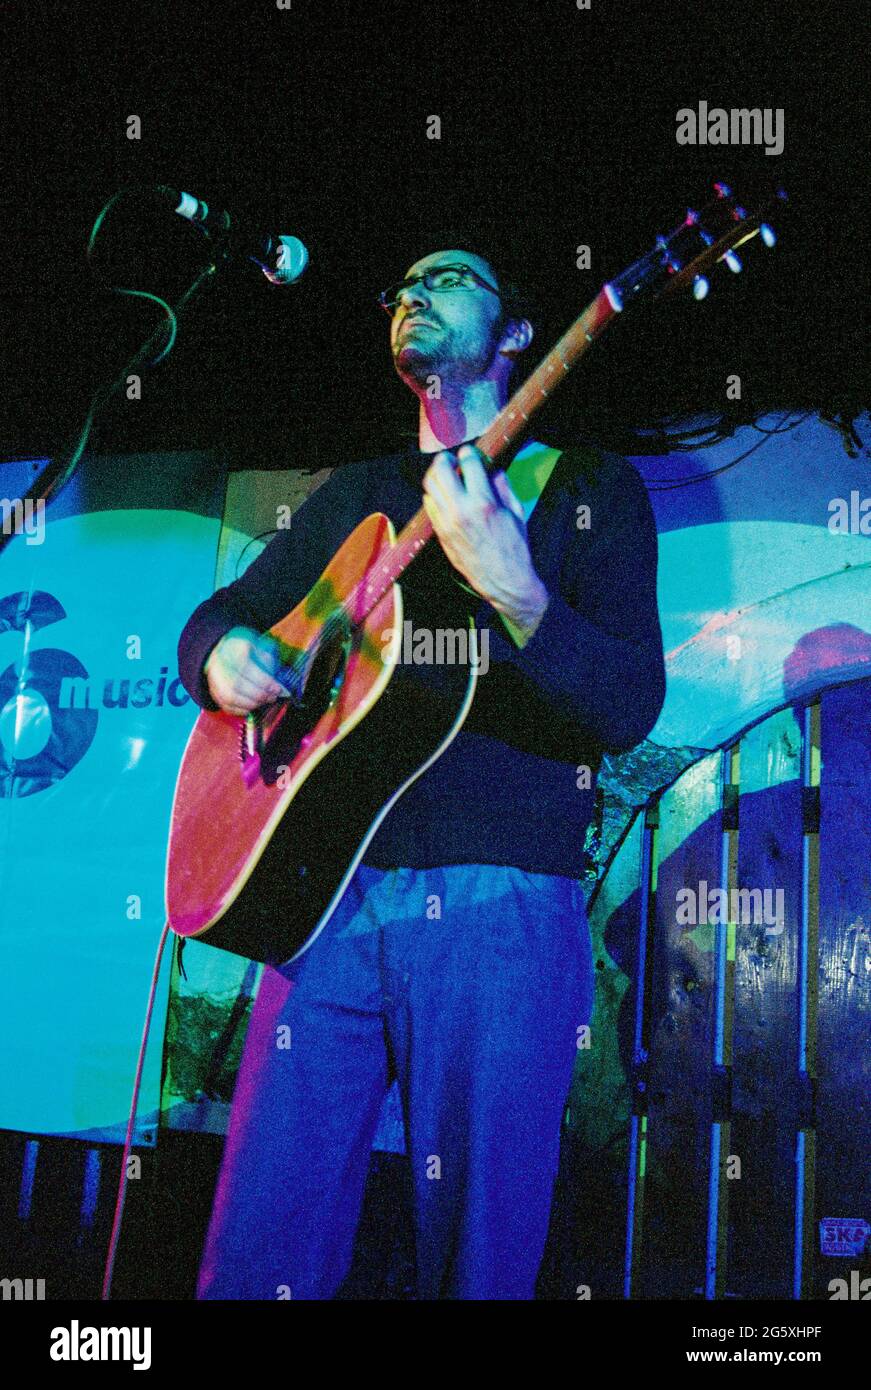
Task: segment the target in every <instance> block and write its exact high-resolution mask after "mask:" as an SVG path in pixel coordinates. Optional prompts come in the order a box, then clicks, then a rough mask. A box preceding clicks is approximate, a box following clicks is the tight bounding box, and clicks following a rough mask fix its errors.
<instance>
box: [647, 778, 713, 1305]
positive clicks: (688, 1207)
mask: <svg viewBox="0 0 871 1390" xmlns="http://www.w3.org/2000/svg"><path fill="white" fill-rule="evenodd" d="M721 781H722V754H720V753H715V754H712V755H711V756H709V757H706V758H704V759H702V760H701V761H700V762H698V763H696V764H695V765H694V766H693V767H692V768H690V769H688V770H687V771H686V772H685V773H684V774H683V776H682V777H681V778H680V779H679V781H678V782H677V783H675V785H674V787H672V788H671V789H670V790H669V791H668V792H666V794H665V795H664V796H663V798H662V800H661V802H660V830H659V854H658V859H659V867H658V873H657V888H656V942H655V950H654V954H653V961H652V972H653V973H652V993H651V1055H650V1082H649V1094H648V1126H647V1135H646V1172H645V1194H644V1213H643V1236H642V1248H641V1252H640V1260H639V1264H638V1269H637V1278H636V1294H637V1296H640V1297H659V1298H686V1297H693V1296H694V1295H697V1296H698V1295H700V1294H702V1292H703V1291H704V1287H705V1275H706V1252H707V1241H708V1200H709V1182H708V1174H709V1159H710V1146H711V1118H712V1112H711V1100H712V1057H713V1049H714V1027H715V1010H714V1003H715V1000H714V950H715V944H716V929H715V926H714V925H713V924H711V923H702V922H699V923H698V924H697V925H692V924H688V925H686V924H681V923H679V922H678V920H677V916H678V905H679V902H680V901H681V899H680V898H679V896H678V895H679V893H682V890H685V889H688V890H691V892H692V893H693V895H694V898H695V901H696V902H698V900H699V896H700V895H701V896H702V897H704V898H705V899H706V898H707V893H708V891H709V890H711V889H716V888H717V887H719V886H720V876H721V872H722V828H721V820H722V818H721V799H722V788H721ZM703 906H704V905H703ZM703 915H704V914H703Z"/></svg>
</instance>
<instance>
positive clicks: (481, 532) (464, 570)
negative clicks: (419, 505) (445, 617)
mask: <svg viewBox="0 0 871 1390" xmlns="http://www.w3.org/2000/svg"><path fill="white" fill-rule="evenodd" d="M457 465H458V466H459V468H460V470H461V476H458V475H457V472H456V466H457ZM423 489H424V498H423V505H424V507H425V508H426V512H427V515H428V516H429V519H430V521H431V522H432V525H433V530H434V531H435V533H436V536H437V537H438V539H439V541H440V543H441V546H442V549H443V550H444V552H445V554H446V555H447V557H448V559H449V560H450V562H451V564H452V565H453V566H454V568H455V569H456V570H459V572H460V574H462V575H463V577H464V578H465V579H466V580H467V581H468V583H469V584H470V585H471V586H472V588H473V589H474V590H475V592H476V593H478V594H480V595H481V597H482V598H484V599H486V600H487V602H488V603H490V604H492V606H493V607H494V608H495V609H496V611H497V612H498V613H502V614H504V616H505V617H506V618H508V620H509V621H510V622H511V623H512V624H513V625H514V627H516V628H518V629H519V630H520V633H521V634H522V640H523V641H528V640H529V638H530V637H531V636H532V634H533V633H534V632H535V630H536V628H537V627H538V625H539V623H540V622H541V620H542V618H543V617H544V613H545V609H546V608H547V605H548V602H549V595H548V592H547V589H546V588H545V586H544V584H543V583H542V582H541V580H540V579H539V577H538V575H537V574H536V572H535V566H534V565H533V563H532V556H531V555H530V553H529V542H528V540H527V536H526V520H525V517H524V514H523V508H522V507H521V505H520V503H519V502H518V500H517V498H516V497H515V496H514V493H513V492H512V491H511V488H510V486H509V483H508V479H507V478H506V476H505V474H504V473H502V472H499V473H496V474H495V475H494V476H493V478H492V480H491V479H490V478H488V476H487V471H486V469H485V467H484V462H483V458H482V455H481V454H480V453H479V451H478V450H477V449H476V448H475V447H474V446H473V445H471V444H464V445H463V446H462V447H461V448H460V449H459V450H458V451H457V453H456V454H453V453H451V452H450V451H448V450H443V451H442V452H441V453H438V454H436V456H435V458H434V459H433V461H432V463H431V464H430V466H429V468H428V469H427V471H426V474H425V476H424V479H423Z"/></svg>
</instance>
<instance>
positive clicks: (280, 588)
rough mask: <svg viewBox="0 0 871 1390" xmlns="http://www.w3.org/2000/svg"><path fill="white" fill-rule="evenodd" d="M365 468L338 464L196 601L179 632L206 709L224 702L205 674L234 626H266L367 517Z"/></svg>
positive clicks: (189, 677) (189, 685) (181, 659)
mask: <svg viewBox="0 0 871 1390" xmlns="http://www.w3.org/2000/svg"><path fill="white" fill-rule="evenodd" d="M362 471H363V470H362V469H360V468H359V467H357V466H355V465H346V466H345V467H343V468H339V469H336V470H335V471H334V472H333V473H332V474H331V475H330V477H329V478H328V479H327V481H326V482H325V483H322V484H321V486H320V487H319V488H318V489H317V491H316V492H313V493H312V494H311V496H310V497H307V498H306V500H305V501H304V502H303V503H302V505H301V506H300V507H298V508H297V510H296V511H295V512H294V513H293V516H292V518H291V524H290V527H289V528H288V529H287V530H281V531H277V532H276V533H275V535H274V536H273V537H272V539H271V540H270V541H269V542H268V544H267V545H266V546H265V547H264V549H263V550H262V551H261V553H260V554H259V555H258V557H257V559H256V560H254V561H253V562H252V563H251V564H250V565H249V567H248V568H247V569H246V570H245V572H244V574H242V575H241V576H240V578H238V579H236V580H235V581H234V582H233V583H232V584H228V585H226V586H225V587H224V588H221V589H216V590H215V592H214V594H212V595H211V597H210V598H207V599H205V600H204V601H203V602H202V603H201V604H200V605H199V606H198V607H197V608H195V609H194V611H193V613H192V614H191V616H190V617H189V618H188V621H187V623H186V624H185V627H184V629H183V631H182V633H181V636H180V638H179V643H178V669H179V675H180V676H181V680H182V684H183V685H184V687H185V689H186V690H187V691H188V693H189V694H190V695H191V696H192V698H193V699H194V700H196V702H197V704H198V705H200V706H202V708H203V709H207V710H215V709H217V708H218V706H217V705H216V704H215V702H214V700H213V699H212V697H211V695H210V694H209V688H208V684H207V682H206V678H205V676H204V674H203V666H204V665H205V663H206V660H207V658H208V655H209V653H210V652H211V650H212V648H213V647H214V646H215V645H216V643H217V642H219V641H220V639H221V638H222V637H223V636H225V634H226V633H227V632H229V631H230V628H232V627H251V628H254V629H255V630H256V631H257V632H260V633H262V632H266V630H267V629H268V628H270V627H272V626H273V625H274V624H275V623H277V622H278V621H279V619H280V618H283V617H284V616H285V614H286V613H289V612H290V610H291V608H293V607H295V605H296V604H297V603H298V602H299V600H300V599H301V598H303V597H304V595H305V594H307V593H308V591H309V589H310V588H311V587H312V585H313V584H314V583H315V581H316V580H317V579H318V577H319V576H320V574H321V573H322V571H323V570H324V568H325V566H326V565H327V563H328V562H329V560H330V559H331V558H332V556H333V554H334V553H335V551H336V550H338V548H339V546H340V545H341V543H342V541H344V540H345V539H346V537H347V536H348V534H349V533H350V531H351V530H352V529H353V527H354V525H355V524H356V523H357V522H358V521H360V520H362V517H363V515H364V510H363V504H362V498H363V487H362V485H361V478H360V474H361V473H362ZM352 472H353V474H354V477H353V478H352V477H351V473H352ZM339 474H341V475H342V482H341V485H339V484H338V475H339Z"/></svg>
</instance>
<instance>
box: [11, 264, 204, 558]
mask: <svg viewBox="0 0 871 1390" xmlns="http://www.w3.org/2000/svg"><path fill="white" fill-rule="evenodd" d="M227 255H228V252H227V249H226V244H224V245H223V246H221V247H219V248H218V252H217V253H216V254H215V257H214V259H213V260H212V261H210V263H209V264H208V265H207V266H205V267H204V268H203V270H201V271H200V273H199V274H198V275H197V277H196V279H195V280H194V281H193V283H192V284H191V285H189V286H188V288H187V289H186V290H185V292H184V294H183V295H182V296H181V298H180V299H179V301H178V303H177V304H176V305H174V306H173V310H172V312H173V315H174V316H175V318H178V317H179V315H180V313H181V311H182V309H184V308H185V306H186V305H187V304H189V303H190V301H191V300H192V299H193V297H194V295H195V294H196V293H197V291H198V290H199V289H200V287H201V286H202V285H203V284H204V283H205V282H206V280H207V279H208V278H209V276H211V275H214V274H216V272H217V270H218V266H219V265H220V263H221V262H222V261H223V260H226V259H227ZM166 331H167V328H166V324H163V323H162V324H160V325H159V327H157V328H156V329H155V330H154V332H153V333H152V334H150V335H149V337H148V338H146V340H145V342H144V343H143V344H142V346H141V347H140V348H139V349H138V351H137V352H136V353H134V355H133V356H132V357H131V359H130V361H129V362H128V363H127V365H126V366H125V367H122V369H121V371H120V372H119V374H118V376H117V377H116V378H115V380H114V381H111V382H108V383H107V384H106V385H103V386H100V387H98V388H97V390H96V392H95V394H94V396H93V398H92V401H91V407H90V411H89V414H88V419H89V421H93V420H94V419H96V417H97V414H98V413H99V411H100V410H102V409H103V407H104V406H105V405H106V402H107V401H109V400H111V399H112V397H113V396H114V395H115V394H116V393H117V392H119V391H120V390H121V389H122V387H123V386H125V385H126V383H127V378H128V376H130V375H131V374H133V373H135V372H136V369H137V368H139V367H144V366H147V365H148V364H149V360H150V359H151V357H152V355H153V354H154V353H155V352H156V351H157V348H158V347H159V345H160V339H161V337H162V336H163V334H165V333H166ZM86 428H88V429H89V428H90V426H89V424H88V423H87V422H86ZM86 437H87V436H86ZM83 454H84V445H83V443H82V435H81V433H80V434H79V436H78V438H77V440H76V442H75V444H74V445H73V446H72V447H71V448H65V449H64V450H63V452H62V453H61V454H60V455H59V456H58V457H57V458H56V459H53V460H52V461H51V463H50V464H49V466H48V468H46V469H45V471H44V472H43V473H42V474H41V475H40V477H39V480H38V482H36V483H35V484H34V485H33V487H32V488H30V489H28V491H27V493H26V495H25V496H24V497H22V498H21V499H20V500H21V503H22V507H24V506H26V504H27V503H28V502H35V503H37V504H38V503H39V502H42V504H43V506H46V505H47V504H48V503H49V502H51V501H52V500H53V499H54V498H55V497H57V496H58V494H59V493H60V492H62V490H63V489H64V488H65V487H66V485H67V483H68V482H69V481H70V479H71V478H72V477H73V475H74V474H75V472H76V470H77V468H78V466H79V463H80V461H81V457H82V455H83ZM14 534H15V533H14V531H12V530H10V531H8V532H0V554H2V552H3V550H4V549H5V548H6V546H7V545H8V544H9V541H10V540H11V539H12V536H13V535H14Z"/></svg>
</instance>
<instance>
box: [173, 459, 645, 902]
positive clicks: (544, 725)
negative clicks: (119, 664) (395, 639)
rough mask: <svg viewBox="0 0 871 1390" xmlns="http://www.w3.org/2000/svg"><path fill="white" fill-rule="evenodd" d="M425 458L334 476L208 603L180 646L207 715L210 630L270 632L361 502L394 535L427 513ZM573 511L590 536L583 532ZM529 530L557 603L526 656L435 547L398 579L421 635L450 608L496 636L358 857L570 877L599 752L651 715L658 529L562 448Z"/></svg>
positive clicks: (631, 487) (609, 463) (620, 472)
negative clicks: (411, 779) (444, 729)
mask: <svg viewBox="0 0 871 1390" xmlns="http://www.w3.org/2000/svg"><path fill="white" fill-rule="evenodd" d="M431 458H432V455H430V454H422V453H420V452H419V451H418V450H417V449H410V450H407V451H406V452H404V453H401V454H394V455H391V456H389V457H387V458H381V459H373V460H369V461H366V462H362V463H355V464H350V465H347V466H344V467H341V468H337V469H336V470H334V472H333V473H332V474H331V475H330V477H329V478H328V479H327V481H326V482H325V483H324V484H323V485H322V486H321V487H319V488H318V489H317V491H316V492H314V493H313V494H312V496H311V497H309V498H308V499H307V500H306V501H305V502H304V503H303V505H302V506H301V507H300V508H299V509H298V511H296V512H295V513H294V515H293V518H292V521H291V526H290V528H289V529H288V530H281V531H279V532H277V533H276V535H275V536H274V537H273V538H272V540H271V541H270V542H269V544H268V545H267V546H266V547H265V549H264V550H263V551H262V553H261V554H260V555H259V556H258V558H257V559H256V560H255V561H254V562H253V564H251V565H250V567H249V568H248V569H247V570H246V572H245V573H244V574H243V575H242V576H241V578H239V579H237V580H236V581H235V582H234V583H233V584H230V585H229V586H228V587H226V588H223V589H218V590H217V592H216V593H215V594H213V595H212V597H211V598H209V599H206V601H205V602H204V603H202V604H200V606H199V607H198V608H197V609H196V610H195V611H194V613H193V614H192V615H191V617H190V619H189V620H188V622H187V624H186V626H185V629H184V631H183V633H182V635H181V639H180V642H179V648H178V659H179V671H180V674H181V678H182V681H183V683H184V685H185V687H186V688H187V690H188V691H189V692H190V694H191V695H192V696H193V698H194V700H196V701H197V703H198V704H200V705H202V707H203V708H204V709H212V710H213V709H215V708H216V706H215V704H214V702H213V701H212V699H211V697H210V695H209V691H208V687H207V685H206V683H205V680H204V678H203V674H202V670H203V664H204V662H205V660H206V658H207V656H208V654H209V652H210V651H211V649H212V647H213V646H214V645H215V643H216V642H217V641H218V639H219V638H221V637H222V636H223V635H224V634H225V633H226V632H227V631H228V630H229V629H230V628H231V627H236V626H239V625H244V626H246V627H252V628H255V629H257V631H259V632H265V631H266V629H267V628H269V627H271V626H272V625H273V624H274V623H276V622H278V620H279V619H280V618H282V617H284V615H285V614H286V613H287V612H289V610H290V609H291V608H293V607H295V605H296V604H297V603H298V602H299V600H300V599H301V598H303V596H304V595H305V594H306V593H307V592H308V590H309V589H310V588H311V586H312V585H313V584H314V582H315V581H316V579H317V578H318V576H319V575H320V573H321V572H322V570H323V569H324V568H325V566H326V564H327V563H328V561H329V560H330V558H331V557H332V555H333V554H334V552H335V551H336V550H337V549H338V547H339V545H340V544H341V542H342V541H343V540H344V539H345V537H346V536H347V535H348V534H349V532H350V531H351V530H352V529H353V527H354V526H355V525H356V524H357V523H358V522H359V521H361V520H362V519H363V517H365V516H367V515H368V514H369V513H370V512H375V511H381V512H384V513H386V514H387V516H389V517H390V518H391V520H392V521H393V522H394V524H395V526H396V527H397V530H398V529H400V528H401V527H402V526H403V525H404V524H405V523H406V522H407V521H408V520H409V519H410V517H411V516H412V515H413V514H414V513H415V512H416V511H417V509H418V508H419V507H420V505H421V479H422V477H423V474H424V473H425V471H426V469H427V467H428V465H429V463H430V461H431ZM591 460H592V461H593V466H592V467H591V466H590V464H591ZM582 504H587V505H589V507H590V509H591V518H590V526H589V529H579V525H578V521H579V513H578V508H579V507H580V506H581V505H582ZM528 535H529V546H530V551H531V554H532V559H533V563H534V565H535V569H536V571H537V573H538V575H539V576H540V578H541V580H542V581H543V583H544V584H545V585H546V586H547V589H548V592H549V593H550V595H551V598H550V603H549V605H548V608H547V611H546V612H545V615H544V618H543V619H542V621H541V624H540V625H539V627H538V629H537V630H536V632H535V633H534V634H533V636H532V637H531V639H530V640H529V641H528V642H527V644H526V646H525V647H522V648H520V647H518V646H517V644H516V643H515V641H514V640H513V638H512V637H511V636H509V634H508V632H507V631H506V629H505V627H504V625H503V623H502V620H501V618H500V616H499V614H498V613H496V612H495V610H494V609H493V608H492V607H491V605H490V604H488V603H486V602H484V601H483V600H478V599H477V597H470V596H469V594H468V593H467V592H466V591H465V590H464V589H462V588H461V587H460V585H458V584H457V583H455V582H454V580H455V579H456V578H457V575H456V571H455V570H454V569H453V568H452V567H451V566H450V565H449V563H448V561H447V559H446V557H445V555H444V553H443V551H442V550H441V547H440V546H439V544H438V541H437V540H436V539H433V540H432V541H431V542H430V544H429V546H427V547H426V549H425V550H424V552H423V553H422V555H421V556H419V557H418V559H417V560H415V562H414V563H413V564H412V565H411V567H410V568H409V569H408V570H407V571H406V574H405V575H404V576H403V580H402V588H403V596H404V603H405V611H404V617H405V619H406V620H411V621H412V623H413V625H414V627H415V629H416V628H418V627H421V626H429V627H430V628H437V627H440V626H442V627H444V626H448V625H451V626H458V625H460V624H461V622H462V616H461V615H459V610H458V604H460V605H461V606H462V607H463V609H464V611H466V612H472V613H473V614H474V616H475V621H476V623H477V626H478V627H479V628H480V629H484V628H487V629H489V652H488V656H489V670H487V671H486V672H484V671H482V672H481V674H480V675H479V678H478V688H477V693H476V695H475V699H474V702H473V704H472V708H471V710H470V712H469V715H468V717H467V719H466V722H465V724H464V725H463V727H462V728H461V730H460V732H459V733H458V735H457V736H456V738H455V739H454V741H453V743H452V744H451V745H450V746H449V748H448V749H447V751H446V752H445V753H444V754H443V755H442V756H441V758H439V759H438V761H437V762H436V763H435V764H434V765H433V767H431V768H430V769H428V771H427V772H425V773H424V774H423V775H422V776H421V777H420V778H419V779H418V780H417V782H416V783H414V784H413V786H412V787H411V788H410V789H409V790H408V791H407V792H406V793H405V795H404V796H403V797H401V798H400V800H399V801H398V803H397V805H396V806H395V807H394V808H393V810H392V811H391V812H390V814H389V815H388V816H387V817H386V819H385V821H384V823H383V825H382V826H381V828H380V829H379V831H378V833H377V834H376V836H375V837H374V839H373V841H372V843H371V845H370V846H369V848H368V850H367V852H366V854H365V855H364V858H363V862H364V863H366V864H371V865H374V866H376V867H381V868H388V867H391V866H403V867H407V868H425V867H431V866H433V865H444V864H460V863H483V864H512V865H515V866H516V867H517V868H521V869H525V870H527V871H529V872H533V873H549V874H564V875H568V876H577V875H578V873H579V872H580V868H581V862H582V850H583V845H584V834H585V830H586V827H587V824H588V822H589V820H590V817H591V814H592V811H593V802H594V792H595V779H596V774H597V773H598V770H599V766H600V762H601V756H602V753H603V751H604V752H621V751H624V750H626V749H629V748H632V747H634V746H635V744H636V743H639V742H640V741H641V739H643V738H644V737H645V735H646V734H647V733H649V731H650V729H651V728H652V727H653V725H654V723H655V722H656V719H657V717H658V715H659V711H660V709H661V707H662V702H663V698H664V692H665V671H664V665H663V653H662V634H661V631H660V625H659V615H658V612H657V606H656V565H657V536H656V527H655V522H654V519H653V513H652V509H651V506H650V502H649V499H648V497H647V492H646V490H645V488H644V484H643V483H642V481H641V479H640V477H639V475H638V473H637V472H636V470H635V468H634V467H633V466H632V465H631V464H630V463H629V462H628V461H627V460H625V459H623V458H621V457H619V456H617V455H615V454H608V453H602V452H600V453H597V454H596V455H592V454H591V453H590V451H581V450H578V449H572V448H569V449H567V450H565V451H564V453H563V454H562V456H561V457H560V459H559V461H558V463H557V465H556V467H555V469H554V471H553V473H552V474H551V477H550V479H549V481H548V483H547V485H546V487H545V489H544V492H543V493H542V496H541V498H540V500H539V502H538V505H537V507H536V509H535V511H534V512H533V514H532V517H531V518H530V520H529V524H528ZM458 615H459V616H458ZM482 641H483V639H482ZM484 650H486V649H485V648H483V645H482V651H484ZM421 678H423V676H422V677H421ZM580 767H588V768H589V769H590V771H591V777H590V783H591V784H590V786H589V788H583V787H582V788H579V787H578V782H579V781H582V780H583V778H582V776H581V775H579V772H578V769H579V768H580Z"/></svg>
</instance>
